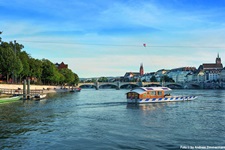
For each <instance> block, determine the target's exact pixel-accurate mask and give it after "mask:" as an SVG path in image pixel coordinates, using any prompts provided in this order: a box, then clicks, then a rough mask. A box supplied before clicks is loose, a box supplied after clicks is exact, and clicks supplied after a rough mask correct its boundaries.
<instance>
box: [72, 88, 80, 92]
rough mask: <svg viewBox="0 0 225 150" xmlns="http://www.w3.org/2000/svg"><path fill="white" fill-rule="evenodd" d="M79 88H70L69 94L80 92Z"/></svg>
mask: <svg viewBox="0 0 225 150" xmlns="http://www.w3.org/2000/svg"><path fill="white" fill-rule="evenodd" d="M80 91H81V88H72V89H71V90H70V92H80Z"/></svg>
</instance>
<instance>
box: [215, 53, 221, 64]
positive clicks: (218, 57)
mask: <svg viewBox="0 0 225 150" xmlns="http://www.w3.org/2000/svg"><path fill="white" fill-rule="evenodd" d="M216 64H221V58H220V55H219V53H218V54H217V58H216Z"/></svg>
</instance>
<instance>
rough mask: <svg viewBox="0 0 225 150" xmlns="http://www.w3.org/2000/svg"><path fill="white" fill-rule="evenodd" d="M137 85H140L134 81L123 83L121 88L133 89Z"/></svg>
mask: <svg viewBox="0 0 225 150" xmlns="http://www.w3.org/2000/svg"><path fill="white" fill-rule="evenodd" d="M135 87H139V86H138V85H137V84H134V83H127V84H122V85H120V89H132V88H135Z"/></svg>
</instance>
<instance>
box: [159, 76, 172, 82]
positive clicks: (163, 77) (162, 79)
mask: <svg viewBox="0 0 225 150" xmlns="http://www.w3.org/2000/svg"><path fill="white" fill-rule="evenodd" d="M162 81H164V82H174V80H173V79H172V78H170V77H169V76H168V75H164V76H162V77H161V78H160V82H162Z"/></svg>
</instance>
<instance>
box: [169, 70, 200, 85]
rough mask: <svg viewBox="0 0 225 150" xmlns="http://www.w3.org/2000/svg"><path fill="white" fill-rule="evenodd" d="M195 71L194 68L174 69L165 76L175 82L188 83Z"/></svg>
mask: <svg viewBox="0 0 225 150" xmlns="http://www.w3.org/2000/svg"><path fill="white" fill-rule="evenodd" d="M196 70H197V69H196V68H195V67H180V68H174V69H171V70H170V71H168V73H167V75H168V76H169V77H170V78H172V79H173V80H174V81H175V82H188V81H191V80H192V79H193V78H194V76H193V73H194V72H196Z"/></svg>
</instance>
